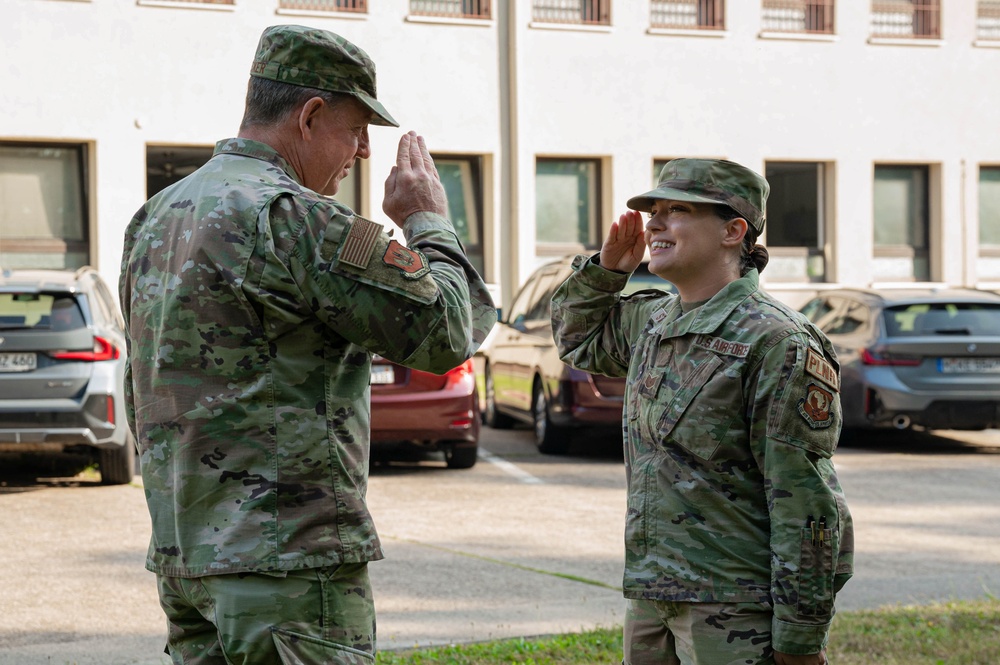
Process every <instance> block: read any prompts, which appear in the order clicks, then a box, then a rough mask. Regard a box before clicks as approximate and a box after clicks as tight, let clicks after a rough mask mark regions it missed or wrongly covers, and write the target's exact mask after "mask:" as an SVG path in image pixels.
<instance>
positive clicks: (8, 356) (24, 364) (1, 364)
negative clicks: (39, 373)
mask: <svg viewBox="0 0 1000 665" xmlns="http://www.w3.org/2000/svg"><path fill="white" fill-rule="evenodd" d="M37 367H38V357H37V356H36V355H35V354H34V353H0V372H30V371H31V370H33V369H36V368H37Z"/></svg>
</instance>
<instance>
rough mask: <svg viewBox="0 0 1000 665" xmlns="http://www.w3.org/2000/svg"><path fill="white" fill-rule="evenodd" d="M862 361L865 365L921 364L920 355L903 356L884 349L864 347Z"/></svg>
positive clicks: (906, 365)
mask: <svg viewBox="0 0 1000 665" xmlns="http://www.w3.org/2000/svg"><path fill="white" fill-rule="evenodd" d="M861 362H862V364H865V365H890V366H904V367H916V366H917V365H919V364H920V357H919V356H902V355H893V354H891V353H886V352H885V351H883V350H882V349H879V348H872V349H862V350H861Z"/></svg>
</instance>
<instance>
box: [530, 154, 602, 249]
mask: <svg viewBox="0 0 1000 665" xmlns="http://www.w3.org/2000/svg"><path fill="white" fill-rule="evenodd" d="M604 161H605V160H604V159H602V158H601V157H592V156H582V155H573V156H549V155H536V156H535V238H534V240H535V251H536V252H537V253H538V255H540V256H541V255H546V256H563V255H565V254H567V253H572V252H576V251H591V250H596V249H598V248H600V246H601V242H602V240H603V238H602V231H603V229H602V226H601V224H602V220H603V218H604V217H605V215H604V212H605V211H604V200H605V195H606V193H605V191H604V187H605V182H604V177H605V176H604V170H605V164H604ZM555 162H565V163H571V162H575V163H588V164H591V165H592V166H593V183H592V186H590V187H589V188H587V191H588V193H589V199H588V201H587V203H588V206H589V207H590V209H591V211H592V212H591V214H590V219H589V220H587V222H588V225H587V226H588V228H587V232H588V235H589V237H588V238H587V240H586V241H584V242H581V241H580V238H579V236H575V237H574V238H573V239H572V240H570V241H562V242H559V241H552V240H541V239H539V237H538V231H539V224H538V219H539V214H538V213H539V211H538V205H539V195H538V194H539V186H538V177H539V175H540V174H539V172H538V167H539V165H540V164H542V163H555ZM579 222H580V218H579V217H577V227H576V229H577V230H579V228H580V224H579Z"/></svg>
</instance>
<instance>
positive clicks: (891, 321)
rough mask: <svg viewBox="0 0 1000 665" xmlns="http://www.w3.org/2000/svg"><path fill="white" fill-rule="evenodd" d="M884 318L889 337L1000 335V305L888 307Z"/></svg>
mask: <svg viewBox="0 0 1000 665" xmlns="http://www.w3.org/2000/svg"><path fill="white" fill-rule="evenodd" d="M882 316H883V320H884V321H885V330H886V334H887V335H888V336H889V337H915V336H918V335H998V334H1000V305H986V304H980V303H919V304H912V305H902V306H896V307H887V308H886V309H885V311H884V312H883V313H882Z"/></svg>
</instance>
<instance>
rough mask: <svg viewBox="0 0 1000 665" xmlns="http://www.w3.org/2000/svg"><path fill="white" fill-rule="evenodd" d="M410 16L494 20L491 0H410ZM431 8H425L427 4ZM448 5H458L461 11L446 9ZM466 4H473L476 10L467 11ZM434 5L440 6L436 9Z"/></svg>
mask: <svg viewBox="0 0 1000 665" xmlns="http://www.w3.org/2000/svg"><path fill="white" fill-rule="evenodd" d="M409 5H410V8H409V11H410V16H427V17H431V18H453V19H461V20H478V21H491V20H493V4H492V3H491V2H490V0H410V2H409ZM428 5H429V6H431V8H429V9H428V8H424V7H425V6H428ZM447 5H457V6H458V7H459V11H444V10H443V7H444V6H447ZM466 5H469V6H472V7H473V8H474V11H466V9H465V8H466ZM433 6H439V7H440V9H438V10H435V9H434V8H433Z"/></svg>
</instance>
